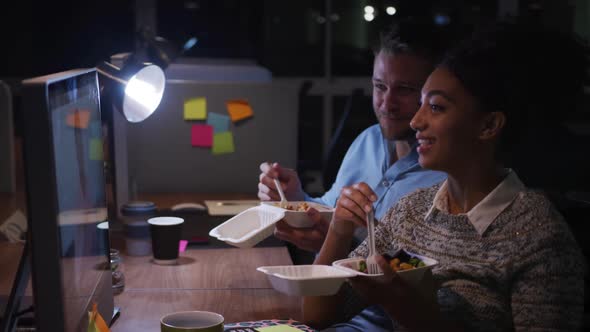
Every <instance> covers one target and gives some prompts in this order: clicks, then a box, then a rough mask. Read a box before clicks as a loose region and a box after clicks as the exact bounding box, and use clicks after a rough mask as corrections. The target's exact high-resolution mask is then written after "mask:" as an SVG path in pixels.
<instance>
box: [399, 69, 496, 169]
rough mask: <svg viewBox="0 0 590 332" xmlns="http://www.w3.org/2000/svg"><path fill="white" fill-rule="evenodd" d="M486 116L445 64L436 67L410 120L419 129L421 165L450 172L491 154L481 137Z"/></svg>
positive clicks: (415, 128) (417, 134) (417, 135)
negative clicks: (486, 154) (418, 106)
mask: <svg viewBox="0 0 590 332" xmlns="http://www.w3.org/2000/svg"><path fill="white" fill-rule="evenodd" d="M488 114H489V113H488ZM485 119H486V113H485V112H482V111H480V110H478V108H477V102H476V99H475V98H474V97H473V96H471V95H470V94H469V92H468V91H467V90H466V89H465V88H464V87H463V85H462V84H461V82H460V81H459V80H458V79H457V78H456V77H455V76H454V75H453V74H452V73H451V72H450V71H449V70H447V69H445V68H444V67H439V68H437V69H435V70H434V71H433V72H432V73H431V74H430V76H429V77H428V79H427V80H426V83H425V84H424V87H423V88H422V99H421V106H420V108H419V110H418V112H417V113H416V115H415V116H414V118H413V119H412V121H411V122H410V125H411V126H412V128H414V130H416V131H417V133H416V138H417V139H418V142H419V145H418V153H419V156H420V157H419V162H420V165H421V166H422V167H424V168H428V169H435V170H440V171H445V172H447V173H449V171H450V172H451V173H452V172H453V170H458V171H460V170H462V169H465V167H469V165H470V164H471V162H470V161H472V160H473V158H478V157H479V156H481V153H488V152H487V151H488V150H489V149H482V139H481V133H482V129H483V128H484V124H485ZM491 151H492V152H493V149H492V150H491Z"/></svg>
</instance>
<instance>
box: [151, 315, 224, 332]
mask: <svg viewBox="0 0 590 332" xmlns="http://www.w3.org/2000/svg"><path fill="white" fill-rule="evenodd" d="M160 331H161V332H181V331H182V332H223V316H221V315H220V314H216V313H214V312H209V311H181V312H175V313H171V314H168V315H165V316H164V317H162V319H161V320H160Z"/></svg>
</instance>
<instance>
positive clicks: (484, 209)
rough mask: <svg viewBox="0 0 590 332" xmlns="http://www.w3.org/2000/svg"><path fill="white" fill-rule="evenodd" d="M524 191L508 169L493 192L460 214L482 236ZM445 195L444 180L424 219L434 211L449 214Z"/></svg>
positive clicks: (446, 193)
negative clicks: (464, 216)
mask: <svg viewBox="0 0 590 332" xmlns="http://www.w3.org/2000/svg"><path fill="white" fill-rule="evenodd" d="M524 189H525V186H524V184H523V183H522V182H521V181H520V179H519V178H518V176H517V175H516V173H515V172H513V171H512V170H510V169H509V170H508V174H507V175H506V177H505V178H504V179H503V180H502V182H500V183H499V184H498V185H497V186H496V188H494V190H492V191H491V192H490V193H489V194H488V195H487V196H486V197H484V199H482V200H481V201H480V202H479V203H477V204H476V205H475V206H474V207H473V208H472V209H471V210H469V211H468V212H467V213H461V215H467V219H468V220H469V222H470V223H471V224H472V225H473V227H475V230H477V232H478V233H479V235H483V233H484V232H485V231H486V229H487V228H488V227H489V226H490V225H491V224H492V222H493V221H494V220H495V219H496V217H498V215H499V214H500V213H501V212H502V211H504V209H506V208H507V207H508V206H509V205H510V204H511V203H512V202H513V201H514V199H515V198H516V196H517V195H518V193H519V192H521V191H522V190H524ZM447 195H448V190H447V180H445V182H443V184H442V185H441V186H440V188H439V189H438V192H437V193H436V195H435V196H434V201H433V202H432V206H431V207H430V209H429V210H428V213H426V217H425V218H424V219H428V217H430V215H431V214H432V211H433V210H434V209H437V210H439V211H441V212H445V213H449V207H448V199H447Z"/></svg>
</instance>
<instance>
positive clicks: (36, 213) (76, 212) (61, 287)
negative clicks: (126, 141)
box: [22, 69, 113, 331]
mask: <svg viewBox="0 0 590 332" xmlns="http://www.w3.org/2000/svg"><path fill="white" fill-rule="evenodd" d="M22 101H23V116H22V119H23V131H24V135H23V143H24V145H23V156H24V161H25V181H26V192H27V211H28V216H27V217H28V226H29V234H28V241H29V242H28V245H29V247H30V254H31V256H30V257H31V268H32V285H33V302H34V316H35V321H36V322H35V324H36V327H37V330H38V331H86V330H87V328H88V312H89V311H91V310H92V306H93V304H94V303H96V304H97V306H98V311H99V313H100V314H101V316H102V317H103V318H104V319H105V321H106V322H107V324H108V323H109V322H110V320H111V317H112V314H113V293H112V280H111V278H112V276H111V271H110V265H109V244H108V236H106V238H105V234H104V233H105V232H104V230H102V229H99V228H98V227H97V226H98V224H100V223H101V222H104V221H106V220H107V203H106V194H105V174H104V159H103V140H102V137H103V136H102V122H101V114H100V89H99V84H98V77H97V72H96V70H95V69H77V70H71V71H66V72H60V73H56V74H52V75H47V76H42V77H35V78H31V79H27V80H24V81H23V88H22Z"/></svg>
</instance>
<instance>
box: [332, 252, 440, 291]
mask: <svg viewBox="0 0 590 332" xmlns="http://www.w3.org/2000/svg"><path fill="white" fill-rule="evenodd" d="M404 251H405V250H404ZM405 252H406V253H407V254H408V255H410V256H412V257H417V258H419V259H420V260H422V262H424V264H425V266H421V267H417V268H414V269H410V270H402V271H397V274H398V275H399V276H400V278H402V280H404V281H405V282H407V283H409V284H412V285H414V286H418V285H419V284H420V282H421V281H422V279H423V277H424V272H426V271H427V270H430V269H432V268H433V267H434V266H436V265H437V264H438V261H436V260H434V259H432V258H429V257H426V256H422V255H418V254H414V253H411V252H409V251H405ZM365 260H366V259H365V258H363V257H353V258H346V259H341V260H338V261H335V262H334V263H332V265H333V266H334V267H336V268H339V269H341V270H343V271H347V272H350V273H356V275H359V276H369V277H370V276H380V275H383V273H378V274H368V273H363V272H360V271H359V264H360V262H361V261H365Z"/></svg>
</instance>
